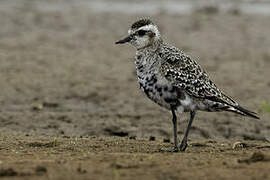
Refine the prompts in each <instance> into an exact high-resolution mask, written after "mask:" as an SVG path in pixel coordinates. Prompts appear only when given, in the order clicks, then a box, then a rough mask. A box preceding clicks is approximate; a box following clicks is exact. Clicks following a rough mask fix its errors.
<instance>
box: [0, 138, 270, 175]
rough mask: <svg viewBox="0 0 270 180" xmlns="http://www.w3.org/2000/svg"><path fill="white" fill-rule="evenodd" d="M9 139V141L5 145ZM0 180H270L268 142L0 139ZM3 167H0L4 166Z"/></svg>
mask: <svg viewBox="0 0 270 180" xmlns="http://www.w3.org/2000/svg"><path fill="white" fill-rule="evenodd" d="M7 140H8V141H9V140H11V141H12V142H8V141H7ZM0 142H1V149H0V152H1V154H0V158H1V161H0V163H1V165H0V166H2V168H0V178H1V179H10V178H12V179H93V180H99V179H100V180H101V179H102V180H103V179H112V180H119V179H158V180H176V179H200V180H201V179H213V180H216V179H239V180H242V179H243V180H244V179H245V180H249V179H250V180H251V179H269V178H270V173H269V167H270V165H269V164H270V152H269V148H270V146H269V143H263V142H259V141H252V142H249V141H245V142H241V143H234V144H231V143H232V142H231V141H224V142H216V141H212V140H205V141H191V143H190V148H189V149H187V151H186V152H185V153H172V152H170V151H171V148H172V144H170V143H164V142H162V140H161V139H157V140H156V141H148V140H147V139H128V138H123V137H122V138H119V137H106V138H97V137H81V138H77V137H76V138H51V137H44V136H42V137H41V136H34V137H32V136H27V137H24V136H17V137H14V136H1V139H0ZM3 166H4V168H3Z"/></svg>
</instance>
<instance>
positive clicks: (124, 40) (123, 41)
mask: <svg viewBox="0 0 270 180" xmlns="http://www.w3.org/2000/svg"><path fill="white" fill-rule="evenodd" d="M131 40H132V36H128V37H126V38H124V39H122V40H119V41H117V42H115V44H124V43H126V42H129V41H131Z"/></svg>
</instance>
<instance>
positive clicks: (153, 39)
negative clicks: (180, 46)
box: [116, 19, 161, 50]
mask: <svg viewBox="0 0 270 180" xmlns="http://www.w3.org/2000/svg"><path fill="white" fill-rule="evenodd" d="M160 40H161V37H160V33H159V30H158V27H157V26H156V25H155V24H154V23H153V22H152V21H151V20H149V19H140V20H138V21H136V22H135V23H133V24H132V25H131V28H130V29H129V30H128V36H127V37H125V38H124V39H121V40H119V41H117V42H116V44H124V43H127V42H128V43H130V44H131V45H132V46H134V47H135V48H136V49H137V50H139V49H143V48H146V47H149V46H153V45H154V44H156V43H157V42H159V41H160Z"/></svg>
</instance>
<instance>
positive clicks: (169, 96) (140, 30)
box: [116, 19, 259, 152]
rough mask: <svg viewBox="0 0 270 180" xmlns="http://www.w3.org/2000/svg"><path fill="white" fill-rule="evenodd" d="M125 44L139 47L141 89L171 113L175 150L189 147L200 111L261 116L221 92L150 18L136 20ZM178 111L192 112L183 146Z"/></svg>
mask: <svg viewBox="0 0 270 180" xmlns="http://www.w3.org/2000/svg"><path fill="white" fill-rule="evenodd" d="M124 43H130V44H131V45H132V46H134V47H135V48H136V56H135V65H136V71H137V76H138V82H139V85H140V89H141V90H142V91H143V92H144V93H145V94H146V96H147V97H148V98H149V99H151V100H152V101H154V102H155V103H157V104H159V105H160V106H161V107H164V108H166V109H167V110H169V111H171V113H172V122H173V134H174V149H173V151H174V152H178V151H179V150H180V151H185V150H186V148H187V138H188V134H189V130H190V127H191V124H192V121H193V119H194V117H195V114H196V112H197V111H198V110H201V111H210V112H215V111H231V112H234V113H237V114H241V115H244V116H250V117H252V118H256V119H259V117H258V116H257V114H256V113H255V112H252V111H250V110H247V109H245V108H243V107H241V106H240V105H239V104H238V103H237V102H236V101H234V100H233V99H232V98H230V97H229V96H227V95H226V94H225V93H224V92H222V91H221V90H220V89H219V88H218V87H217V86H216V85H215V84H214V83H213V82H212V81H211V79H210V78H209V76H208V75H207V73H206V71H205V70H204V69H203V68H202V67H201V66H200V65H199V64H198V63H197V62H196V61H195V60H194V59H192V58H191V57H190V56H189V55H186V54H185V53H184V52H183V51H181V50H180V49H178V48H176V47H174V46H171V45H169V44H167V43H165V42H163V40H162V37H161V34H160V31H159V30H158V27H157V25H156V24H154V23H153V22H152V21H151V20H150V19H140V20H138V21H136V22H135V23H133V24H132V25H131V27H130V29H129V30H128V36H127V37H126V38H124V39H122V40H119V41H117V42H116V44H124ZM176 112H179V113H182V112H190V119H189V122H188V126H187V128H186V131H185V134H184V137H183V139H182V141H181V144H180V147H178V139H177V116H176Z"/></svg>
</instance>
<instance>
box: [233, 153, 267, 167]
mask: <svg viewBox="0 0 270 180" xmlns="http://www.w3.org/2000/svg"><path fill="white" fill-rule="evenodd" d="M260 161H270V156H267V155H265V154H263V153H262V152H254V153H253V154H252V156H251V157H250V158H247V159H242V160H241V159H238V162H239V163H247V164H250V163H255V162H260Z"/></svg>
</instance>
